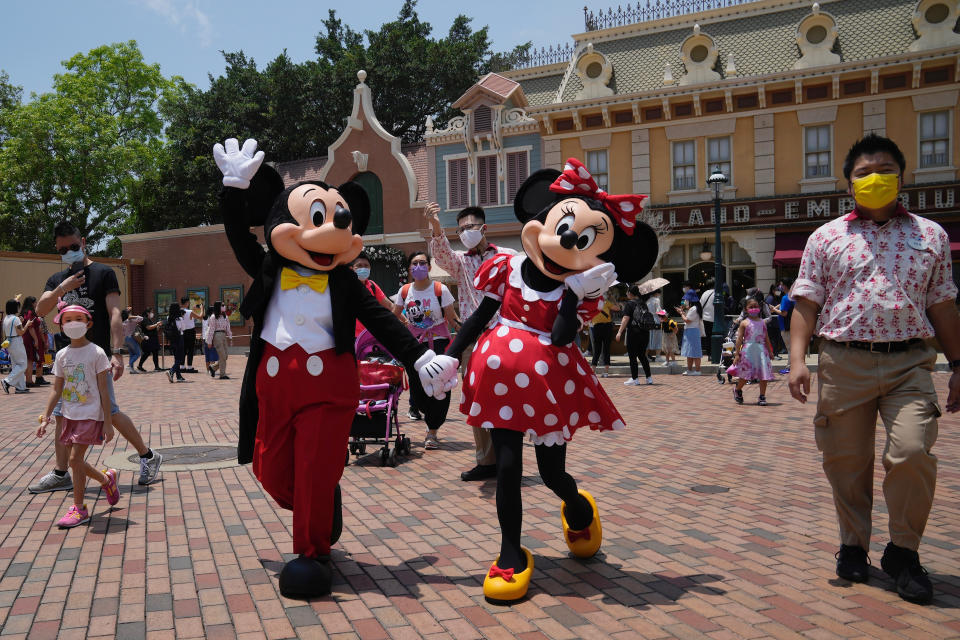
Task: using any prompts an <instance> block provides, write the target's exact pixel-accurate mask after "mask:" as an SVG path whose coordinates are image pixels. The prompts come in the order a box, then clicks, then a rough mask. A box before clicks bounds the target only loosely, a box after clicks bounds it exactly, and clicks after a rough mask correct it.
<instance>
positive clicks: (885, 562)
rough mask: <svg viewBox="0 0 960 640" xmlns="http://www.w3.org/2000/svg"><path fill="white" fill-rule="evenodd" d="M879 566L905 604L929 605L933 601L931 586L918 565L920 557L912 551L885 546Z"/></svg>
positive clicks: (891, 545) (889, 545)
mask: <svg viewBox="0 0 960 640" xmlns="http://www.w3.org/2000/svg"><path fill="white" fill-rule="evenodd" d="M880 566H881V567H882V568H883V570H884V572H885V573H886V574H887V575H888V576H890V577H891V578H893V582H894V584H896V585H897V593H899V594H900V597H901V598H903V599H904V600H906V601H907V602H913V603H916V604H929V602H930V601H931V600H933V585H932V584H930V578H928V577H927V570H926V569H924V568H923V567H922V566H921V565H920V555H919V554H918V553H917V552H916V551H913V550H912V549H907V548H905V547H898V546H897V545H895V544H893V543H892V542H891V543H889V544H887V548H886V549H884V550H883V557H882V558H880Z"/></svg>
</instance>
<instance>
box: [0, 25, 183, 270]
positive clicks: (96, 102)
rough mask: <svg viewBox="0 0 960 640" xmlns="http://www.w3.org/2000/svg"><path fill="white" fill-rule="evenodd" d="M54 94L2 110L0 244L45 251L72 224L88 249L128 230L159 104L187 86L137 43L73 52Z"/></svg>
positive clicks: (157, 136)
mask: <svg viewBox="0 0 960 640" xmlns="http://www.w3.org/2000/svg"><path fill="white" fill-rule="evenodd" d="M63 66H64V69H65V72H64V73H62V74H57V75H56V76H54V82H53V91H52V92H50V93H44V94H41V95H38V96H37V95H35V96H33V97H32V99H31V100H30V101H29V102H27V103H25V104H22V105H14V106H13V107H12V108H10V109H7V110H5V114H6V115H5V116H4V118H3V123H4V124H3V126H4V127H5V135H6V138H5V139H2V140H0V227H2V228H4V230H5V233H4V234H3V235H2V236H0V247H2V248H4V249H14V250H24V251H50V248H51V247H52V246H53V226H54V224H55V223H56V222H57V221H58V220H62V219H69V220H71V221H73V223H74V224H76V225H77V227H78V228H79V229H80V230H81V232H82V233H83V234H84V235H85V236H86V238H87V242H88V245H89V246H91V247H93V248H100V249H101V250H102V249H103V248H104V247H105V242H106V240H107V239H108V238H109V237H110V236H113V235H115V234H117V233H121V232H123V231H126V230H129V223H128V217H129V215H130V213H131V212H132V210H133V201H134V197H135V196H136V195H137V193H138V188H139V186H140V184H141V183H142V181H144V180H146V179H149V178H150V177H151V176H153V175H155V174H156V173H157V172H158V170H159V160H160V159H161V158H163V147H164V141H163V139H162V136H163V132H164V123H163V121H162V119H161V117H160V114H159V113H158V103H159V101H160V100H161V99H162V98H165V99H166V100H168V101H170V102H177V101H179V98H178V97H177V96H176V94H178V93H182V91H183V88H184V85H183V83H182V81H179V80H177V79H175V80H168V79H166V78H164V77H163V75H162V74H161V73H160V67H159V65H156V64H153V65H151V64H147V63H146V62H144V60H143V56H142V55H141V53H140V50H139V48H138V47H137V44H136V42H134V41H130V42H126V43H118V44H112V45H105V46H101V47H97V48H96V49H92V50H91V51H89V52H88V53H85V54H77V55H75V56H73V57H72V58H70V59H69V60H67V61H65V62H64V63H63Z"/></svg>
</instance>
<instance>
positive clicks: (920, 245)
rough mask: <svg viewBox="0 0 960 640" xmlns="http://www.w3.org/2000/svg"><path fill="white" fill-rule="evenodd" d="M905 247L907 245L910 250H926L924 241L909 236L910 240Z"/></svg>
mask: <svg viewBox="0 0 960 640" xmlns="http://www.w3.org/2000/svg"><path fill="white" fill-rule="evenodd" d="M907 245H909V247H910V248H911V249H916V250H917V251H923V250H924V249H926V248H927V243H926V241H925V240H924V239H923V238H922V237H918V236H910V238H909V239H908V240H907Z"/></svg>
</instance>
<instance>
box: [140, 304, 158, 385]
mask: <svg viewBox="0 0 960 640" xmlns="http://www.w3.org/2000/svg"><path fill="white" fill-rule="evenodd" d="M156 316H157V314H155V313H154V312H153V307H147V308H146V309H144V311H143V315H142V316H141V317H142V318H143V320H141V321H140V330H141V331H142V332H143V342H141V343H140V350H141V353H140V362H138V363H137V371H140V372H145V371H146V369H144V368H143V363H144V362H146V361H147V356H151V355H152V356H153V370H154V371H163V369H161V368H160V361H159V360H158V359H157V354H158V353H159V351H160V339H159V338H158V337H157V329H159V328H160V324H161V323H160V321H159V320H157V317H156Z"/></svg>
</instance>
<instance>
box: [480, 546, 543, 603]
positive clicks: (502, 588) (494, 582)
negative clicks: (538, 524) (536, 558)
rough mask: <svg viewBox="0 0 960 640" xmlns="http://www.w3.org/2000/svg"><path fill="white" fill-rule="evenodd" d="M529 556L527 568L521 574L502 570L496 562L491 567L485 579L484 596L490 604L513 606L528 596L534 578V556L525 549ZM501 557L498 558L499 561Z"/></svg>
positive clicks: (526, 554)
mask: <svg viewBox="0 0 960 640" xmlns="http://www.w3.org/2000/svg"><path fill="white" fill-rule="evenodd" d="M523 553H524V555H525V556H527V568H526V569H524V570H523V571H521V572H520V573H514V571H513V569H501V568H500V567H498V566H497V563H496V561H494V563H493V564H492V565H490V571H488V572H487V577H486V578H484V579H483V595H484V597H486V599H487V600H489V601H490V602H494V603H498V604H511V603H513V602H516V601H517V600H520V599H521V598H523V597H524V596H525V595H527V589H528V588H529V587H530V578H532V577H533V554H532V553H530V551H529V550H527V549H524V550H523ZM499 559H500V556H497V560H499Z"/></svg>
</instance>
